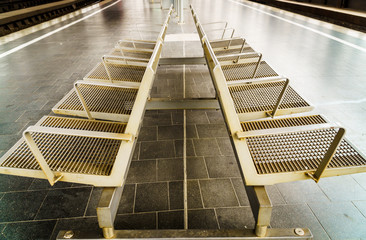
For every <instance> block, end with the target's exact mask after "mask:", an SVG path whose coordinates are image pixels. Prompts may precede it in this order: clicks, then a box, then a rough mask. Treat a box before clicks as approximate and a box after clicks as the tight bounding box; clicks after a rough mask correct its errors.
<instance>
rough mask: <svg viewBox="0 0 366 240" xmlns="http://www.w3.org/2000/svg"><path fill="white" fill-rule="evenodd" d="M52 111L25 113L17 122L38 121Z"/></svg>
mask: <svg viewBox="0 0 366 240" xmlns="http://www.w3.org/2000/svg"><path fill="white" fill-rule="evenodd" d="M49 113H50V110H32V111H25V112H24V113H23V114H22V115H21V116H20V117H19V118H18V119H17V120H16V122H19V123H22V122H29V121H38V120H39V119H41V118H42V117H43V116H45V115H48V114H49Z"/></svg>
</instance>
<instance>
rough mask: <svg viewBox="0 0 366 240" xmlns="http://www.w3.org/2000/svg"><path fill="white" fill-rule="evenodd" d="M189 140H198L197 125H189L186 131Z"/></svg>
mask: <svg viewBox="0 0 366 240" xmlns="http://www.w3.org/2000/svg"><path fill="white" fill-rule="evenodd" d="M186 134H187V138H198V133H197V129H196V125H194V124H188V125H187V129H186Z"/></svg>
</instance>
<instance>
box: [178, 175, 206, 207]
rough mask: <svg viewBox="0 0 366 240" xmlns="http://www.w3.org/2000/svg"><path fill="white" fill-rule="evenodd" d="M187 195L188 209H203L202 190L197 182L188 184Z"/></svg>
mask: <svg viewBox="0 0 366 240" xmlns="http://www.w3.org/2000/svg"><path fill="white" fill-rule="evenodd" d="M182 194H183V193H182ZM187 194H188V197H187V202H188V209H196V208H203V204H202V196H201V190H200V186H199V184H198V181H197V180H189V181H188V182H187Z"/></svg>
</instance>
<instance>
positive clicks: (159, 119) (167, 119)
mask: <svg viewBox="0 0 366 240" xmlns="http://www.w3.org/2000/svg"><path fill="white" fill-rule="evenodd" d="M171 124H172V114H171V113H170V112H166V113H152V114H149V113H148V111H146V114H145V117H144V121H143V126H166V125H171Z"/></svg>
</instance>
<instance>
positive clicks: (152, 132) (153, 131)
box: [138, 126, 158, 141]
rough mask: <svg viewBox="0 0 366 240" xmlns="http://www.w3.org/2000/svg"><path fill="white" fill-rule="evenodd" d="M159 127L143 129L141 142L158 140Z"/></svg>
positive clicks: (140, 136)
mask: <svg viewBox="0 0 366 240" xmlns="http://www.w3.org/2000/svg"><path fill="white" fill-rule="evenodd" d="M157 135H158V134H157V127H156V126H153V127H141V130H140V134H139V137H138V140H139V141H156V140H157Z"/></svg>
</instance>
